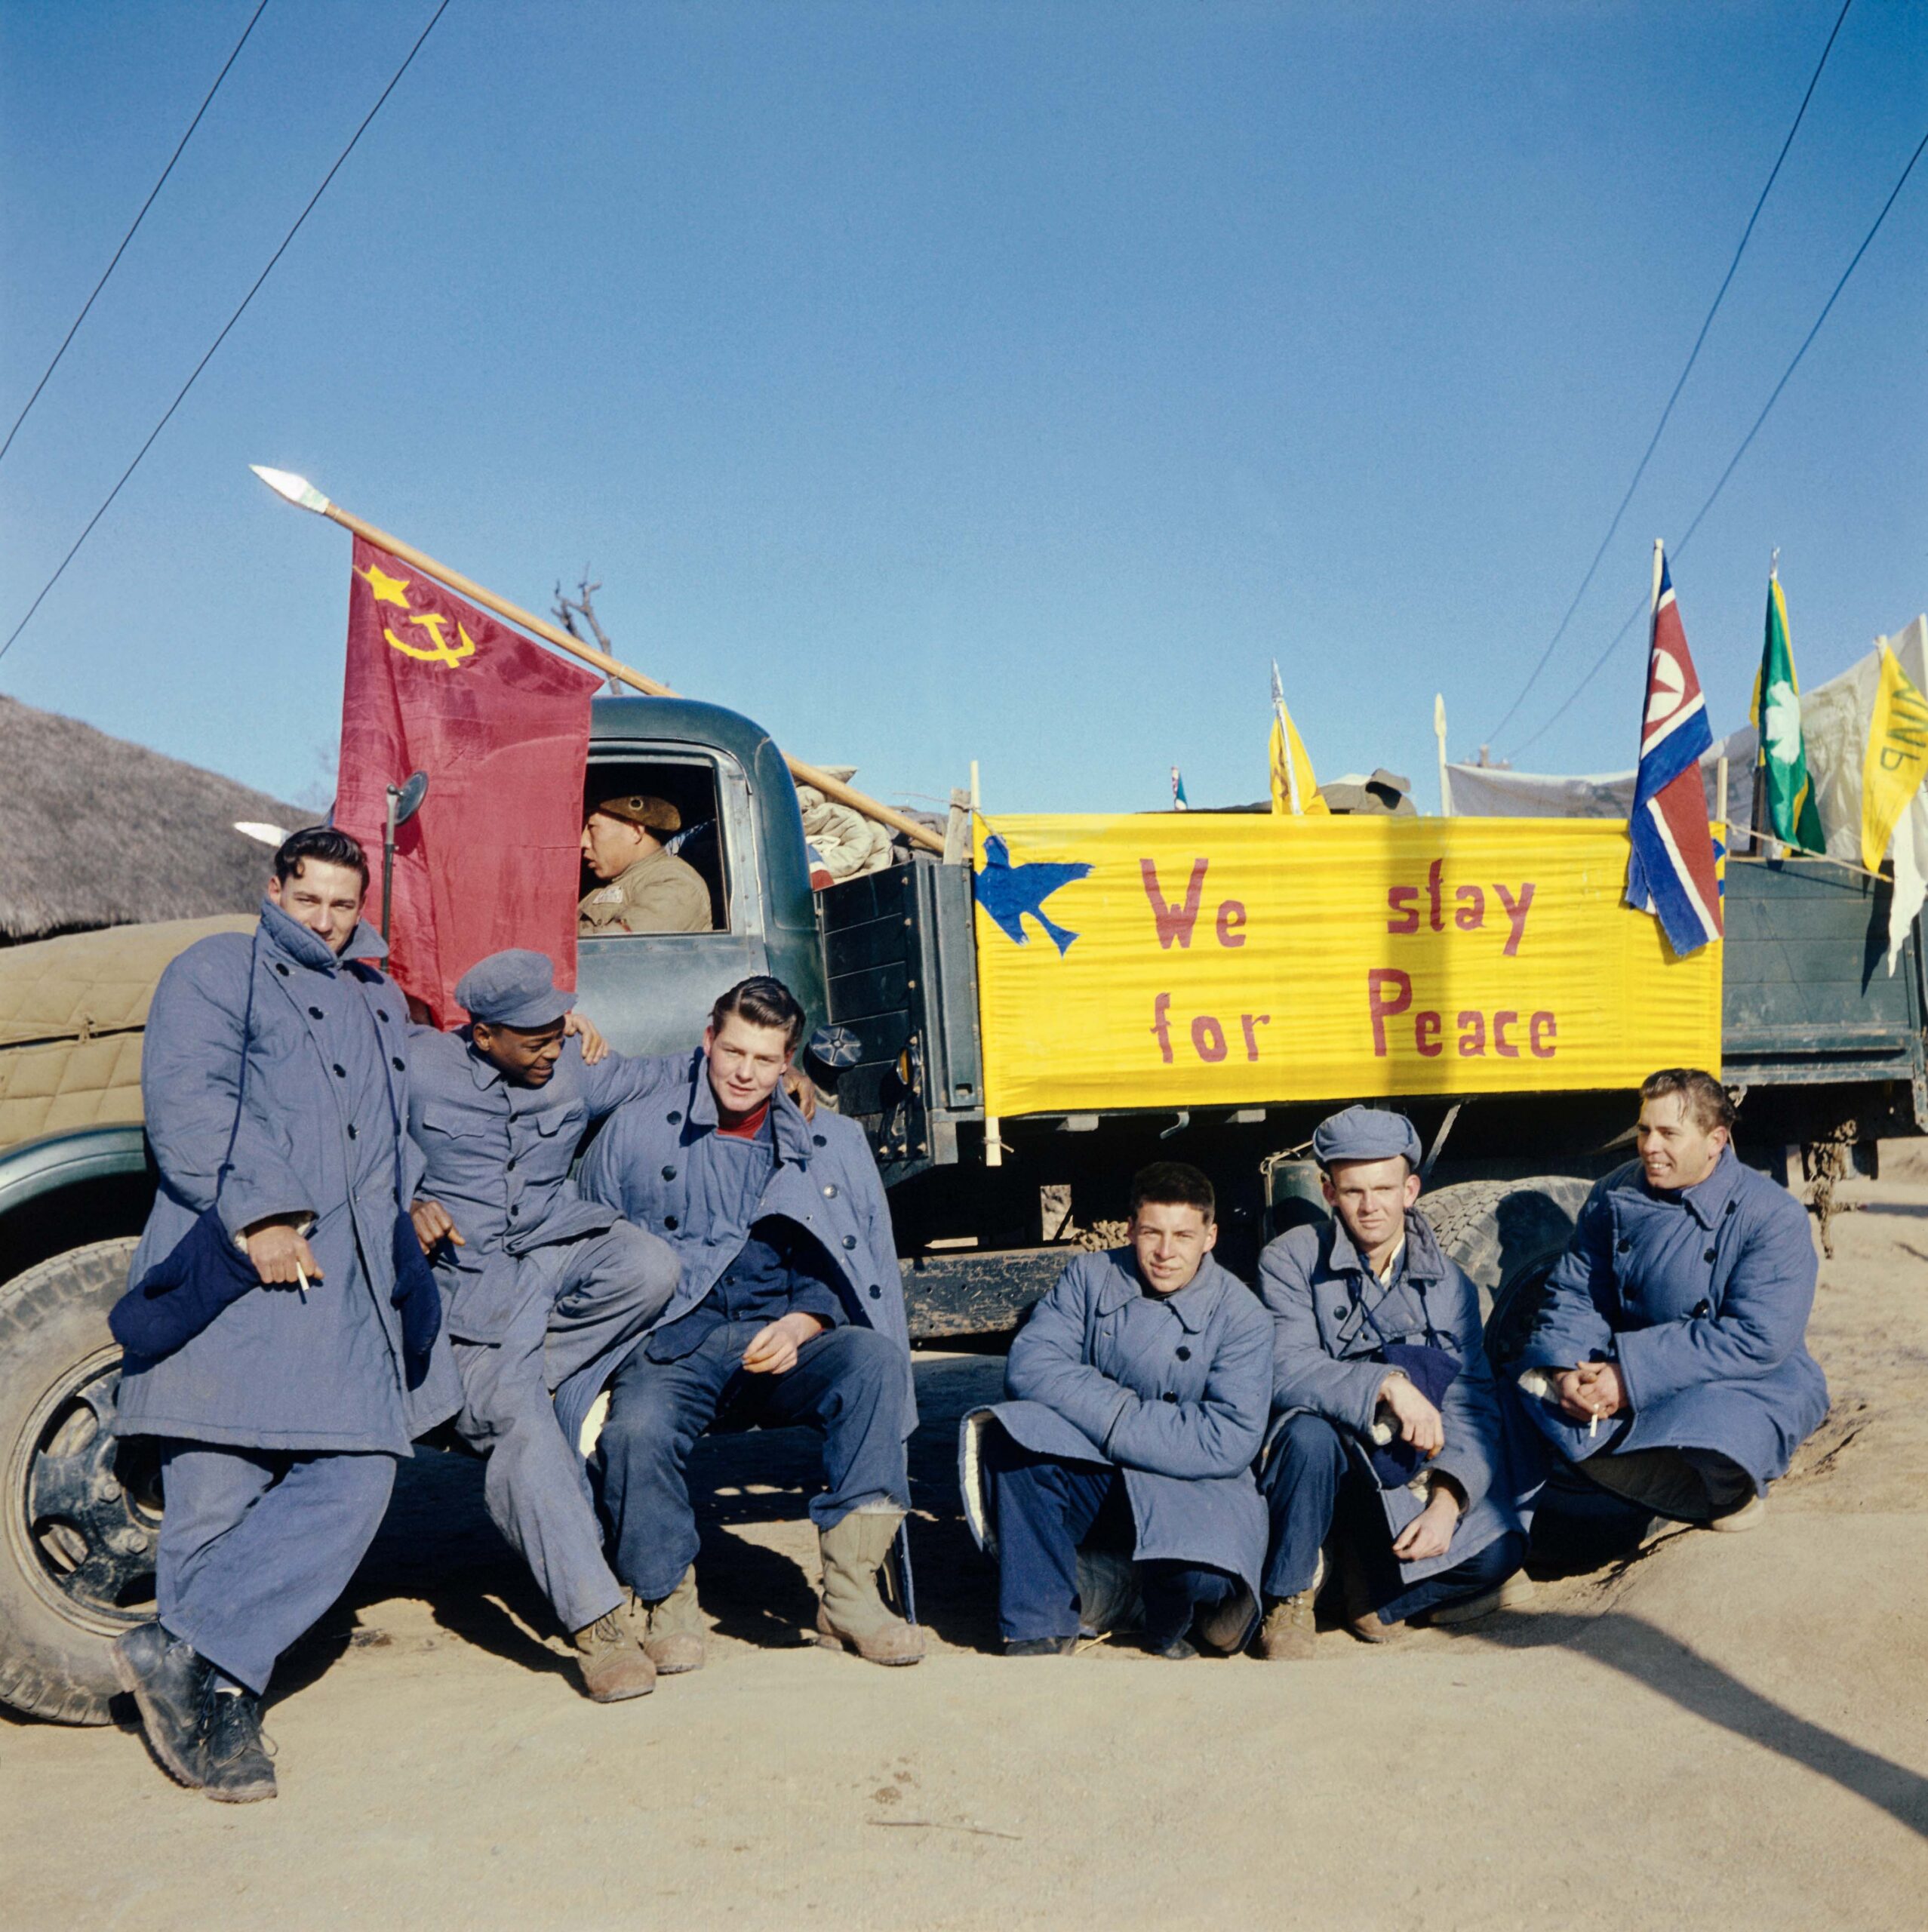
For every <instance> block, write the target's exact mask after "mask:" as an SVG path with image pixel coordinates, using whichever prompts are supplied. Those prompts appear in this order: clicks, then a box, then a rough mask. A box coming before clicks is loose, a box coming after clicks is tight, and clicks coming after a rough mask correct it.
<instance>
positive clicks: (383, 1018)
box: [375, 1006, 389, 1026]
mask: <svg viewBox="0 0 1928 1932" xmlns="http://www.w3.org/2000/svg"><path fill="white" fill-rule="evenodd" d="M375 1017H376V1018H377V1020H380V1022H381V1023H382V1024H383V1026H386V1025H387V1024H388V1023H389V1017H388V1015H387V1014H386V1013H384V1012H383V1011H382V1009H381V1008H380V1007H379V1006H378V1007H377V1008H376V1009H375Z"/></svg>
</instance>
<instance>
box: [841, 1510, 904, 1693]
mask: <svg viewBox="0 0 1928 1932" xmlns="http://www.w3.org/2000/svg"><path fill="white" fill-rule="evenodd" d="M903 1520H904V1518H903V1512H902V1511H901V1510H897V1509H875V1510H873V1509H853V1510H852V1511H851V1512H850V1514H849V1515H847V1516H846V1517H844V1518H843V1519H842V1520H841V1521H839V1522H838V1523H836V1524H833V1525H832V1527H830V1528H829V1529H827V1530H823V1531H819V1532H818V1534H817V1546H818V1549H819V1551H820V1552H822V1555H823V1601H822V1603H821V1604H819V1607H818V1609H817V1613H816V1641H818V1642H819V1644H822V1645H823V1647H825V1648H826V1650H832V1651H836V1650H844V1651H855V1652H856V1654H857V1655H858V1656H859V1657H863V1658H864V1659H866V1660H868V1661H869V1663H890V1664H899V1663H916V1662H917V1661H918V1659H919V1658H921V1657H922V1656H923V1655H924V1632H922V1631H921V1629H918V1626H916V1625H915V1623H906V1622H905V1621H904V1620H903V1618H902V1617H896V1616H893V1614H891V1612H890V1609H889V1608H888V1607H887V1605H886V1604H885V1603H884V1599H883V1598H881V1596H879V1595H878V1593H877V1572H878V1567H880V1566H881V1564H882V1563H883V1561H884V1558H886V1557H887V1556H888V1555H890V1546H891V1544H892V1543H894V1542H895V1541H896V1536H897V1525H898V1524H899V1523H901V1522H902V1521H903Z"/></svg>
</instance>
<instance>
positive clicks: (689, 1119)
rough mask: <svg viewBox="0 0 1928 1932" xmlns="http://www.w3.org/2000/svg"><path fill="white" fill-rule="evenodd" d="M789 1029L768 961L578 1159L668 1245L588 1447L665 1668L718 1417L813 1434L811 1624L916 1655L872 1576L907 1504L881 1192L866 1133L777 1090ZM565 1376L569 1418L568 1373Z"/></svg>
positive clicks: (588, 1175)
mask: <svg viewBox="0 0 1928 1932" xmlns="http://www.w3.org/2000/svg"><path fill="white" fill-rule="evenodd" d="M803 1026H804V1013H803V1008H801V1006H799V1005H798V1003H797V1001H796V998H795V995H792V992H790V990H789V988H788V987H787V986H785V985H784V984H783V982H782V981H781V980H775V979H770V978H768V977H758V978H755V979H750V980H743V981H742V982H741V983H740V984H738V985H736V986H732V987H731V988H730V990H729V991H728V992H726V993H725V994H724V995H723V996H722V997H721V998H720V999H719V1000H718V1001H717V1002H716V1004H715V1006H714V1007H713V1008H712V1009H711V1012H710V1020H709V1026H708V1028H707V1029H706V1030H705V1032H704V1034H703V1044H702V1046H701V1047H700V1048H699V1049H698V1050H697V1051H696V1052H695V1053H694V1054H690V1055H688V1056H679V1057H677V1058H675V1060H669V1061H664V1062H660V1063H657V1064H658V1065H660V1066H662V1067H663V1069H665V1072H666V1078H664V1080H663V1082H662V1084H660V1085H659V1086H658V1087H657V1088H656V1089H655V1090H654V1091H653V1092H651V1093H650V1094H648V1095H647V1097H641V1098H638V1099H636V1100H631V1101H629V1102H628V1103H626V1104H625V1105H624V1106H620V1107H619V1108H617V1110H616V1112H614V1113H613V1115H611V1116H610V1119H609V1121H608V1124H607V1125H606V1126H605V1127H604V1129H603V1131H602V1133H601V1135H600V1136H599V1137H598V1139H597V1140H596V1141H595V1144H594V1145H593V1146H592V1147H591V1148H590V1149H589V1152H588V1153H587V1154H586V1155H585V1156H584V1158H583V1168H582V1173H581V1177H580V1178H581V1184H582V1189H583V1193H584V1194H585V1195H586V1196H588V1197H589V1198H591V1199H592V1200H597V1201H602V1202H604V1204H607V1206H608V1207H612V1208H613V1209H615V1210H616V1211H618V1212H620V1213H621V1214H624V1215H625V1216H626V1217H628V1218H629V1220H632V1221H634V1222H636V1223H638V1225H640V1226H644V1227H647V1228H650V1229H653V1230H654V1231H656V1232H658V1233H660V1234H661V1235H663V1237H664V1238H665V1239H666V1240H667V1241H669V1243H670V1244H672V1246H673V1247H675V1249H676V1251H677V1252H678V1256H679V1257H680V1258H681V1263H682V1279H681V1283H680V1284H679V1285H678V1288H677V1291H676V1297H675V1300H673V1301H672V1303H670V1305H669V1309H668V1310H667V1311H666V1313H665V1314H664V1315H663V1318H662V1320H661V1321H660V1323H659V1324H657V1327H655V1328H654V1329H653V1330H652V1331H651V1332H650V1335H649V1337H648V1338H647V1340H645V1341H644V1342H643V1343H641V1344H640V1345H639V1346H638V1347H637V1348H635V1349H634V1350H633V1351H632V1352H631V1353H630V1354H629V1356H628V1358H626V1360H625V1361H623V1364H622V1366H621V1367H620V1368H618V1369H617V1371H616V1373H615V1375H614V1377H613V1380H612V1381H611V1383H610V1407H609V1416H608V1420H607V1423H605V1424H604V1428H603V1431H602V1435H601V1441H600V1442H599V1443H598V1445H597V1447H596V1451H595V1466H596V1469H597V1472H598V1476H599V1478H600V1483H601V1500H602V1506H603V1512H604V1517H605V1518H606V1519H607V1524H608V1527H609V1531H610V1546H611V1549H612V1552H613V1558H614V1561H615V1565H616V1570H617V1574H618V1575H619V1576H620V1577H622V1578H623V1581H624V1582H625V1583H627V1584H629V1586H630V1587H631V1588H632V1589H633V1590H634V1591H635V1593H636V1596H637V1598H638V1601H639V1604H640V1607H641V1613H642V1615H643V1617H644V1620H645V1625H646V1628H647V1636H646V1637H645V1639H644V1641H645V1644H646V1645H647V1647H648V1649H649V1651H650V1654H651V1656H652V1657H654V1658H655V1660H656V1663H657V1669H659V1670H660V1671H663V1672H665V1673H666V1674H667V1673H668V1672H670V1671H672V1670H691V1669H696V1667H697V1666H700V1664H701V1663H702V1662H703V1624H702V1622H701V1620H700V1617H699V1616H698V1615H697V1607H696V1570H695V1567H694V1566H695V1562H696V1550H697V1536H696V1516H695V1512H694V1511H693V1509H691V1507H690V1493H689V1478H688V1475H687V1465H688V1462H689V1457H690V1450H691V1449H692V1448H693V1446H694V1445H695V1443H696V1438H698V1437H699V1436H700V1435H702V1434H703V1431H704V1430H705V1429H707V1428H709V1426H710V1425H711V1424H712V1423H713V1422H715V1420H718V1418H719V1417H725V1418H727V1419H729V1420H732V1421H734V1422H741V1423H760V1424H761V1425H763V1426H766V1427H771V1428H786V1427H790V1426H795V1425H797V1424H808V1425H809V1426H811V1427H813V1428H814V1429H817V1430H819V1431H820V1432H821V1433H822V1435H823V1453H824V1465H825V1474H826V1476H827V1477H828V1478H829V1487H827V1489H826V1491H824V1492H823V1494H820V1495H819V1496H817V1497H815V1498H813V1500H812V1501H811V1503H810V1516H811V1518H812V1519H813V1521H815V1523H816V1526H817V1534H818V1542H819V1549H820V1552H821V1554H822V1557H823V1600H822V1603H821V1605H820V1607H819V1611H818V1614H817V1620H816V1634H817V1639H818V1641H819V1642H820V1643H822V1644H825V1645H826V1647H830V1648H832V1649H836V1648H843V1649H847V1650H851V1651H855V1652H856V1654H858V1655H859V1657H866V1658H868V1659H869V1660H871V1661H872V1663H886V1664H908V1663H916V1662H917V1661H918V1659H919V1658H920V1657H922V1656H923V1654H924V1636H923V1633H922V1632H921V1631H920V1630H919V1629H918V1628H917V1627H916V1626H915V1625H914V1624H910V1623H906V1622H905V1621H904V1620H903V1619H902V1618H901V1617H897V1616H895V1615H894V1614H892V1612H891V1611H890V1610H889V1609H888V1608H887V1607H886V1606H885V1604H884V1601H883V1600H882V1599H881V1597H880V1596H879V1595H878V1588H877V1573H878V1569H879V1568H880V1567H881V1565H882V1564H883V1563H884V1560H885V1558H887V1556H888V1555H890V1549H891V1546H892V1544H893V1541H894V1540H895V1539H896V1532H897V1527H898V1525H899V1524H900V1523H901V1522H902V1521H903V1518H904V1516H905V1514H906V1512H907V1511H908V1509H909V1506H910V1478H909V1470H908V1467H907V1465H906V1453H905V1444H906V1441H907V1440H908V1438H909V1435H910V1433H911V1432H912V1429H914V1428H915V1426H916V1423H917V1410H916V1402H915V1394H914V1391H913V1387H912V1378H911V1361H910V1343H909V1332H908V1329H907V1326H906V1321H905V1317H904V1292H903V1281H902V1279H901V1278H900V1277H899V1273H898V1269H897V1253H896V1241H895V1238H894V1237H893V1234H892V1232H891V1227H890V1207H889V1204H887V1201H885V1199H884V1183H883V1181H882V1180H881V1177H879V1176H878V1171H877V1166H876V1163H875V1161H873V1160H872V1158H871V1153H870V1148H869V1143H867V1142H866V1140H865V1139H864V1135H863V1129H862V1128H859V1126H858V1125H857V1124H856V1122H855V1121H848V1120H844V1119H842V1118H840V1117H839V1116H838V1115H835V1114H832V1113H830V1112H823V1111H820V1112H818V1113H817V1114H816V1115H815V1116H814V1118H811V1119H806V1118H804V1115H803V1112H801V1109H799V1108H798V1106H797V1104H796V1103H795V1101H793V1100H792V1099H791V1097H790V1096H789V1094H788V1093H786V1091H784V1090H783V1079H784V1077H785V1075H786V1073H787V1072H788V1071H789V1067H790V1063H791V1060H792V1056H793V1054H795V1051H796V1047H797V1043H798V1041H799V1040H800V1039H801V1037H802V1034H803ZM564 1394H565V1397H566V1398H567V1399H565V1400H564V1401H563V1402H562V1403H561V1404H559V1408H560V1410H561V1413H563V1414H564V1417H565V1420H567V1419H569V1418H571V1417H573V1416H574V1414H575V1411H576V1409H577V1407H579V1406H581V1397H582V1394H583V1391H582V1389H580V1386H574V1385H572V1386H571V1387H570V1389H566V1390H565V1392H564Z"/></svg>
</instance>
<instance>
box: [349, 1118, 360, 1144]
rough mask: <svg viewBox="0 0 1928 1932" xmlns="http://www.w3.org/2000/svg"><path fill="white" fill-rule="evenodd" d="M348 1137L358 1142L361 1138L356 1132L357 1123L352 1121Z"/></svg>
mask: <svg viewBox="0 0 1928 1932" xmlns="http://www.w3.org/2000/svg"><path fill="white" fill-rule="evenodd" d="M348 1137H349V1140H359V1139H360V1138H361V1136H360V1135H359V1134H357V1133H356V1132H355V1123H354V1121H349V1124H348Z"/></svg>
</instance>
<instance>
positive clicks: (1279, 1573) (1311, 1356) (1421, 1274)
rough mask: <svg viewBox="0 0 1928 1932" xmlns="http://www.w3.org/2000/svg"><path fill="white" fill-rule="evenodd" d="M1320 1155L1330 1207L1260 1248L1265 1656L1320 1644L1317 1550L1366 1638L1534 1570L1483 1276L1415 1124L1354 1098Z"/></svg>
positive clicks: (1502, 1598) (1320, 1135)
mask: <svg viewBox="0 0 1928 1932" xmlns="http://www.w3.org/2000/svg"><path fill="white" fill-rule="evenodd" d="M1312 1153H1313V1157H1314V1158H1315V1159H1316V1160H1317V1161H1318V1164H1319V1168H1320V1170H1321V1183H1322V1185H1323V1187H1324V1192H1325V1197H1326V1202H1327V1206H1329V1207H1330V1208H1331V1209H1332V1211H1333V1220H1331V1222H1330V1223H1328V1224H1327V1225H1325V1226H1306V1227H1300V1228H1293V1229H1290V1231H1289V1232H1287V1233H1285V1234H1283V1235H1280V1236H1279V1238H1278V1239H1277V1240H1276V1241H1271V1242H1270V1243H1268V1245H1267V1246H1266V1248H1265V1252H1264V1253H1263V1254H1262V1255H1261V1256H1260V1257H1259V1294H1260V1296H1261V1297H1262V1299H1263V1300H1264V1302H1265V1306H1266V1307H1267V1308H1268V1309H1270V1310H1271V1315H1272V1323H1273V1343H1272V1374H1273V1385H1272V1407H1273V1412H1274V1419H1273V1424H1272V1430H1271V1439H1270V1441H1269V1443H1268V1450H1267V1455H1266V1459H1265V1464H1264V1467H1263V1471H1262V1475H1261V1476H1260V1478H1259V1481H1260V1486H1261V1487H1262V1489H1263V1490H1264V1491H1265V1501H1266V1505H1267V1507H1268V1510H1269V1512H1270V1513H1271V1547H1270V1549H1269V1551H1268V1554H1267V1556H1266V1558H1265V1620H1264V1622H1263V1623H1262V1624H1261V1626H1259V1637H1258V1641H1257V1644H1256V1649H1257V1651H1258V1654H1259V1656H1260V1657H1264V1658H1265V1659H1267V1660H1269V1661H1271V1662H1273V1663H1282V1662H1286V1661H1289V1660H1294V1659H1299V1658H1305V1657H1310V1656H1311V1654H1312V1652H1313V1649H1314V1644H1315V1626H1314V1621H1313V1609H1314V1604H1315V1600H1316V1598H1318V1594H1319V1592H1320V1590H1321V1587H1322V1586H1323V1585H1324V1582H1325V1580H1326V1571H1327V1562H1326V1551H1327V1548H1328V1547H1330V1549H1332V1551H1333V1555H1334V1558H1336V1561H1335V1563H1334V1564H1333V1568H1334V1570H1335V1571H1336V1577H1335V1581H1336V1583H1337V1586H1338V1588H1339V1594H1340V1595H1341V1597H1342V1600H1343V1601H1342V1610H1341V1614H1342V1616H1343V1617H1344V1618H1345V1622H1346V1623H1347V1625H1348V1628H1349V1629H1351V1632H1352V1634H1353V1635H1355V1637H1358V1638H1360V1639H1361V1641H1363V1642H1366V1643H1369V1644H1383V1643H1388V1642H1391V1641H1396V1640H1397V1639H1398V1638H1401V1637H1402V1636H1404V1635H1405V1634H1406V1630H1407V1625H1408V1623H1409V1621H1410V1620H1411V1619H1413V1618H1415V1617H1424V1618H1425V1620H1427V1621H1428V1622H1429V1623H1435V1624H1444V1623H1466V1622H1470V1621H1471V1620H1473V1619H1474V1618H1476V1617H1483V1616H1486V1615H1488V1614H1490V1613H1492V1612H1493V1611H1496V1610H1499V1609H1502V1608H1505V1607H1508V1604H1510V1603H1511V1602H1514V1601H1524V1598H1525V1597H1526V1595H1527V1589H1528V1587H1529V1586H1527V1585H1526V1583H1525V1580H1524V1577H1521V1578H1520V1579H1519V1580H1517V1583H1514V1581H1513V1580H1514V1574H1515V1573H1516V1572H1517V1571H1518V1570H1519V1568H1520V1566H1521V1562H1522V1561H1523V1560H1524V1558H1525V1555H1526V1550H1527V1531H1526V1522H1525V1519H1524V1517H1523V1515H1522V1514H1521V1506H1520V1505H1521V1483H1520V1481H1519V1480H1518V1478H1517V1477H1516V1475H1515V1473H1514V1470H1515V1460H1514V1458H1513V1457H1511V1455H1509V1454H1508V1443H1507V1437H1506V1432H1505V1417H1504V1416H1503V1414H1502V1411H1501V1408H1500V1404H1499V1392H1498V1390H1497V1389H1496V1386H1495V1384H1494V1381H1493V1371H1492V1368H1491V1367H1490V1366H1489V1364H1488V1363H1487V1357H1486V1346H1485V1340H1484V1334H1483V1332H1482V1330H1481V1322H1480V1299H1479V1291H1478V1290H1477V1289H1476V1288H1475V1287H1474V1285H1473V1284H1472V1283H1471V1281H1469V1280H1468V1278H1467V1277H1466V1275H1465V1273H1464V1272H1463V1271H1462V1269H1460V1268H1459V1266H1458V1265H1457V1264H1456V1263H1454V1262H1453V1261H1450V1260H1448V1259H1447V1257H1445V1256H1444V1254H1441V1252H1440V1247H1439V1243H1438V1240H1437V1239H1436V1238H1434V1234H1433V1231H1432V1226H1431V1223H1429V1222H1428V1220H1426V1218H1425V1216H1424V1215H1422V1214H1420V1213H1419V1211H1418V1208H1417V1206H1416V1203H1417V1201H1418V1200H1419V1186H1420V1183H1419V1159H1420V1153H1419V1131H1418V1130H1417V1129H1416V1128H1415V1127H1414V1126H1413V1123H1412V1122H1411V1121H1410V1120H1408V1119H1407V1118H1406V1116H1405V1115H1404V1114H1396V1113H1388V1112H1382V1111H1380V1110H1379V1109H1374V1108H1370V1107H1348V1108H1346V1109H1345V1111H1344V1112H1341V1113H1336V1114H1333V1115H1331V1116H1330V1118H1327V1119H1326V1120H1324V1121H1321V1123H1320V1124H1319V1127H1318V1131H1317V1132H1315V1134H1314V1135H1313V1136H1312ZM1509 1583H1511V1584H1512V1588H1511V1590H1510V1591H1509V1590H1508V1585H1509Z"/></svg>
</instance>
